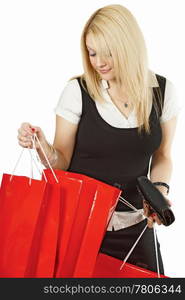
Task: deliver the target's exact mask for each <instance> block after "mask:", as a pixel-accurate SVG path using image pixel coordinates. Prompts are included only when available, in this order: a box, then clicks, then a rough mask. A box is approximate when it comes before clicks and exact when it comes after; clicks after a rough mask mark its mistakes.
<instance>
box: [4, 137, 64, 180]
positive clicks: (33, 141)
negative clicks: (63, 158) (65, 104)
mask: <svg viewBox="0 0 185 300" xmlns="http://www.w3.org/2000/svg"><path fill="white" fill-rule="evenodd" d="M31 139H32V143H33V148H34V150H35V153H36V156H37V160H38V161H39V162H40V165H41V167H42V170H40V169H39V168H38V165H37V163H36V162H35V160H34V157H33V155H32V151H31V149H30V148H28V150H29V153H30V158H31V175H30V177H29V185H31V180H32V179H33V165H32V164H33V162H34V164H35V166H36V168H37V170H38V171H39V173H40V174H43V176H44V179H45V181H46V182H47V181H48V180H47V178H46V174H45V172H44V168H43V166H42V162H41V160H40V157H39V155H38V153H37V151H36V146H35V139H37V142H38V144H39V146H40V148H41V151H42V152H43V154H44V157H45V159H46V161H47V163H48V166H49V168H50V170H51V172H52V174H53V176H54V178H55V180H56V182H57V183H59V181H58V179H57V177H56V175H55V173H54V171H53V168H52V167H51V164H50V163H49V160H48V158H47V156H46V153H45V151H44V149H43V147H42V145H41V144H40V141H39V139H38V137H37V135H36V134H34V137H33V138H31ZM24 150H25V148H23V149H22V151H21V153H20V155H19V157H18V160H17V162H16V164H15V167H14V169H13V171H12V172H11V176H10V181H12V179H13V176H14V173H15V170H16V168H17V166H18V164H19V162H20V160H21V157H22V155H23V152H24Z"/></svg>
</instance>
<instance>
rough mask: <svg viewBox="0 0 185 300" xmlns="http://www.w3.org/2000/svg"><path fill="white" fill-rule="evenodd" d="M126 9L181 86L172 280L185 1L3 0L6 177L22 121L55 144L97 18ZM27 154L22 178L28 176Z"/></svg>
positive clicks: (161, 231)
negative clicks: (68, 88)
mask: <svg viewBox="0 0 185 300" xmlns="http://www.w3.org/2000/svg"><path fill="white" fill-rule="evenodd" d="M113 3H116V4H122V5H125V6H126V7H127V8H128V9H130V10H131V12H132V13H133V14H134V16H135V17H136V19H137V21H138V23H139V25H140V27H141V29H142V31H143V34H144V37H145V40H146V43H147V47H148V53H149V59H150V68H151V69H152V70H154V71H155V72H156V73H158V74H161V75H163V76H165V77H167V78H168V79H170V80H171V81H172V82H173V83H174V84H175V86H176V88H177V92H178V94H179V100H180V102H181V103H182V112H181V113H180V115H179V120H178V126H177V130H176V135H175V139H174V142H173V148H172V158H173V174H172V178H171V182H170V186H171V191H170V195H169V199H171V200H172V201H173V210H174V213H175V215H176V222H175V223H174V224H173V225H171V226H170V227H165V226H158V228H157V230H158V237H159V240H160V243H161V251H162V254H163V260H164V266H165V271H166V275H167V276H170V277H185V276H184V275H185V263H184V261H185V260H184V253H185V246H184V236H185V235H184V222H183V220H184V214H185V196H184V186H185V182H184V168H185V159H184V153H185V146H184V138H183V136H184V134H183V132H184V129H185V122H184V116H185V112H184V105H183V101H184V94H185V93H184V69H185V60H184V53H185V39H184V36H185V34H184V30H183V28H185V20H184V1H183V0H176V1H173V0H163V1H161V0H155V1H148V0H128V1H121V0H120V1H114V0H111V1H108V0H106V1H101V0H93V1H84V0H78V1H75V0H68V1H62V0H61V1H59V0H32V1H31V0H30V1H28V0H22V1H21V0H17V1H13V0H6V1H0V41H1V47H0V101H1V118H0V128H1V135H0V136H1V155H0V176H1V177H2V174H3V173H10V172H12V169H13V167H14V165H15V162H16V160H17V158H18V156H19V154H20V151H21V147H20V146H18V143H17V129H18V128H19V126H20V124H21V123H22V122H30V123H31V124H32V125H37V126H40V127H41V128H42V129H43V131H44V133H45V135H46V137H47V139H48V141H50V142H52V140H53V136H54V130H55V115H54V111H53V109H54V107H55V105H56V103H57V101H58V99H59V96H60V94H61V92H62V89H63V88H64V86H65V84H66V82H67V80H68V79H69V78H71V77H72V76H74V75H79V74H81V73H82V72H83V69H82V62H81V52H80V36H81V32H82V29H83V26H84V24H85V22H86V21H87V19H88V18H89V16H90V15H91V14H92V13H93V12H94V11H95V10H96V9H98V8H100V7H102V6H105V5H108V4H113ZM28 161H29V155H28V153H25V154H24V158H23V162H22V164H20V166H19V168H18V169H17V174H28V173H29V172H28V171H29V164H28Z"/></svg>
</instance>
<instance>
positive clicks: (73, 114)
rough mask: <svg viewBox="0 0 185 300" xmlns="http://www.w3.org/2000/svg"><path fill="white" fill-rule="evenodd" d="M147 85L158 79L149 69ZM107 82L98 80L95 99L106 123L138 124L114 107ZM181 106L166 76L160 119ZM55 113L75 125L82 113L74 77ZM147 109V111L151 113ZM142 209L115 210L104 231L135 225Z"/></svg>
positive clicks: (169, 116) (132, 116)
mask: <svg viewBox="0 0 185 300" xmlns="http://www.w3.org/2000/svg"><path fill="white" fill-rule="evenodd" d="M149 86H151V87H157V86H159V85H158V81H157V79H156V76H155V73H154V72H152V71H150V82H149ZM107 88H108V83H107V81H106V80H102V81H101V92H102V97H103V98H104V100H105V101H104V102H102V103H100V102H99V101H95V104H96V107H97V110H98V112H99V114H100V115H101V117H102V118H103V119H104V120H105V121H106V122H107V123H109V124H110V125H111V126H114V127H117V128H133V127H137V126H138V125H137V118H136V114H135V111H134V110H132V111H131V113H130V114H129V116H128V118H126V117H125V116H124V115H123V114H122V113H121V112H120V111H119V109H118V108H117V107H116V105H115V104H114V103H113V101H112V100H111V98H110V96H109V93H108V91H107ZM151 109H152V103H151V105H150V111H151ZM180 109H181V107H180V104H179V101H178V97H177V94H176V90H175V87H174V85H173V84H172V82H171V81H170V80H168V79H166V87H165V95H164V106H163V110H162V115H161V117H160V122H161V123H163V122H166V121H168V120H170V119H172V118H173V117H175V116H177V115H178V113H179V111H180ZM54 111H55V113H56V114H57V115H59V116H61V117H63V118H64V119H66V120H68V121H69V122H71V123H73V124H78V123H79V121H80V118H81V114H82V94H81V89H80V86H79V83H78V80H77V79H73V80H71V81H69V82H68V83H67V84H66V86H65V87H64V89H63V91H62V93H61V96H60V98H59V101H58V103H57V106H56V107H55V110H54ZM150 111H149V113H150ZM144 218H145V217H144V216H143V210H142V209H140V210H138V212H135V211H133V212H114V213H113V215H112V218H111V220H110V222H109V225H108V228H107V230H112V229H113V228H114V230H119V229H122V228H126V227H129V226H132V225H134V224H137V223H139V222H141V221H142V220H144Z"/></svg>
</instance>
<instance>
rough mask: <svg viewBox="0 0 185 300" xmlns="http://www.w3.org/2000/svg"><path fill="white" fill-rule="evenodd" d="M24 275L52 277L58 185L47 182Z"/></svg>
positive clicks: (58, 198) (56, 233)
mask: <svg viewBox="0 0 185 300" xmlns="http://www.w3.org/2000/svg"><path fill="white" fill-rule="evenodd" d="M44 198H45V199H44V201H43V205H42V207H41V211H40V214H39V218H38V222H37V225H36V229H35V233H34V239H33V241H32V247H31V249H30V255H29V259H28V263H27V267H26V271H25V276H24V277H29V278H30V277H37V278H41V277H45V278H46V277H49V278H50V277H54V270H55V263H56V251H57V243H58V232H59V222H60V205H61V203H60V187H59V186H58V184H57V183H53V184H49V183H47V186H46V191H45V195H44Z"/></svg>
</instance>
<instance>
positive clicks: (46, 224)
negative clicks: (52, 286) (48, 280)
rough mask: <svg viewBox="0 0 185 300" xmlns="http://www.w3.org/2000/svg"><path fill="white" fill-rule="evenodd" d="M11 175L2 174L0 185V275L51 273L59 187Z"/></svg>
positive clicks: (36, 275)
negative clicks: (52, 187)
mask: <svg viewBox="0 0 185 300" xmlns="http://www.w3.org/2000/svg"><path fill="white" fill-rule="evenodd" d="M10 177H11V175H8V174H4V175H3V178H2V184H1V189H0V243H1V247H0V277H42V276H43V275H45V276H46V275H47V276H48V277H52V276H53V271H54V262H55V254H56V245H57V233H58V232H57V226H58V224H57V209H58V212H59V200H60V195H59V192H60V190H59V189H58V190H57V189H54V190H52V191H51V185H49V184H48V183H46V181H40V180H34V179H32V180H31V184H29V178H27V177H25V176H15V175H14V176H13V178H12V180H11V181H10ZM56 196H57V197H58V204H57V197H56ZM52 198H55V202H54V201H52V200H53V199H52ZM51 209H52V210H51ZM55 218H56V219H55ZM48 243H49V244H48ZM48 251H49V252H48ZM51 258H52V259H51ZM45 262H46V264H45Z"/></svg>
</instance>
